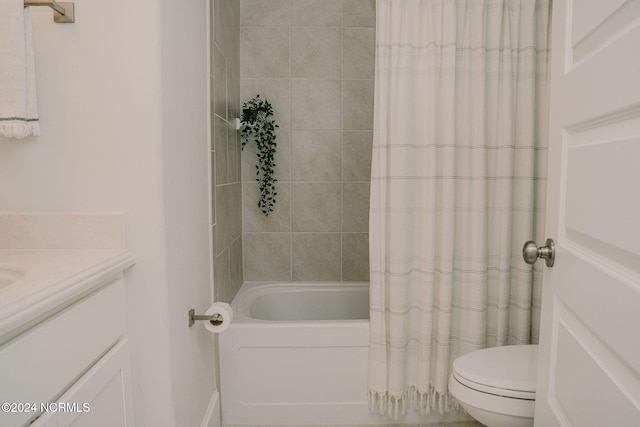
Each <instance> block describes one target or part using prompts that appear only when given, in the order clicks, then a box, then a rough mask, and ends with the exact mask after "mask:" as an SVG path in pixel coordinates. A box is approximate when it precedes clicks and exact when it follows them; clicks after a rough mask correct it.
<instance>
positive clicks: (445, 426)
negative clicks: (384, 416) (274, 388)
mask: <svg viewBox="0 0 640 427" xmlns="http://www.w3.org/2000/svg"><path fill="white" fill-rule="evenodd" d="M223 427H246V426H239V425H230V424H224V425H223ZM255 427H258V426H255ZM259 427H308V426H302V425H300V426H291V425H289V426H282V425H274V424H270V425H264V426H259ZM309 427H336V426H329V425H326V426H325V425H314V426H309ZM339 427H484V426H483V425H482V424H480V423H479V422H477V421H462V422H455V423H429V424H387V425H384V426H383V425H381V424H372V425H363V424H354V425H351V424H349V425H341V426H339Z"/></svg>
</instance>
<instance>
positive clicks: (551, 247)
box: [522, 239, 556, 267]
mask: <svg viewBox="0 0 640 427" xmlns="http://www.w3.org/2000/svg"><path fill="white" fill-rule="evenodd" d="M544 244H545V246H542V247H538V245H536V242H534V241H531V240H529V241H528V242H527V243H525V244H524V246H523V247H522V258H523V259H524V262H526V263H527V264H533V263H534V262H536V260H537V259H538V258H542V259H544V260H545V263H546V264H547V267H553V261H554V260H555V257H556V244H555V243H554V241H553V239H547V241H546V242H544Z"/></svg>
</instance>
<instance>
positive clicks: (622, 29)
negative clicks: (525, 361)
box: [535, 0, 640, 427]
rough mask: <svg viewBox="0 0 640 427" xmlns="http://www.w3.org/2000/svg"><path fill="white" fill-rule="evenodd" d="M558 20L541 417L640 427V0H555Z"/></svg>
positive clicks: (544, 424) (581, 426)
mask: <svg viewBox="0 0 640 427" xmlns="http://www.w3.org/2000/svg"><path fill="white" fill-rule="evenodd" d="M552 25H553V31H552V40H553V49H552V66H551V70H552V71H551V122H550V132H551V133H550V141H549V142H550V144H549V145H550V153H549V155H550V157H549V187H548V188H549V190H548V213H547V233H548V237H551V238H553V239H555V241H556V251H557V252H556V259H555V265H554V266H553V267H552V268H545V276H544V286H543V300H542V301H543V302H542V325H541V327H542V332H541V342H540V361H539V365H538V368H539V372H538V391H537V397H536V418H535V425H536V426H540V427H549V426H555V425H562V426H576V427H585V426H587V427H588V426H594V427H602V426H611V427H621V426H640V0H628V1H625V0H606V1H605V0H554V7H553V24H552ZM537 243H538V244H544V243H543V242H537ZM538 262H540V260H539V261H538Z"/></svg>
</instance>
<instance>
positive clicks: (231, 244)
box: [210, 0, 243, 302]
mask: <svg viewBox="0 0 640 427" xmlns="http://www.w3.org/2000/svg"><path fill="white" fill-rule="evenodd" d="M210 1H211V4H210V6H211V7H210V10H211V13H212V17H211V22H212V23H213V29H212V30H213V31H211V39H210V46H211V49H210V50H211V51H210V58H211V65H210V67H211V76H210V78H211V103H212V105H211V126H212V129H211V146H210V150H211V189H212V195H211V196H212V197H211V213H212V215H211V217H212V218H211V225H212V237H213V251H212V253H213V255H214V259H213V269H214V290H215V291H214V292H215V295H214V299H215V300H216V301H226V302H230V301H231V299H232V298H233V296H234V295H235V294H236V292H237V291H238V289H239V287H240V285H241V284H242V281H243V276H242V274H243V272H242V183H241V180H242V177H241V169H240V166H241V155H240V136H239V133H238V132H237V131H236V130H235V129H234V127H233V119H234V118H235V117H239V114H240V0H210Z"/></svg>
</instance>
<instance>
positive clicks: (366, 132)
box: [216, 0, 375, 281]
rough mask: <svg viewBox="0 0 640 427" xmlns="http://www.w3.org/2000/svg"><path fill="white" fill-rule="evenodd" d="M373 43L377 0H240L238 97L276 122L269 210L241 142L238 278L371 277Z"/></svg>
mask: <svg viewBox="0 0 640 427" xmlns="http://www.w3.org/2000/svg"><path fill="white" fill-rule="evenodd" d="M374 46H375V0H241V1H240V98H241V100H242V101H243V102H244V101H246V100H248V99H250V98H252V97H254V96H255V95H256V94H260V96H261V97H263V98H266V99H267V100H269V101H270V102H271V104H272V105H273V106H274V110H275V118H276V120H277V122H278V124H279V125H280V128H279V129H278V131H277V144H278V148H277V153H276V169H277V170H276V175H277V178H278V180H279V182H278V183H277V192H278V197H277V203H276V205H275V211H274V212H272V213H271V214H270V216H269V217H264V215H263V214H262V213H261V211H260V210H259V209H258V206H257V200H258V199H257V197H258V184H257V183H256V182H255V176H254V173H255V166H254V165H255V155H256V151H255V148H254V147H250V146H248V147H246V148H245V149H244V151H243V152H242V205H243V208H242V212H243V215H242V226H240V225H236V224H234V232H233V233H234V234H233V235H234V236H235V233H236V232H237V231H238V230H239V229H240V228H242V233H243V243H242V245H243V250H244V279H245V280H248V281H261V280H264V281H341V280H342V281H351V280H368V278H369V263H368V256H369V254H368V215H369V180H370V163H371V146H372V138H373V135H372V128H373V75H374ZM227 69H229V67H227ZM227 72H229V71H227ZM236 108H237V107H236ZM227 117H230V116H227ZM220 121H221V122H224V120H222V119H220ZM228 146H230V145H228ZM216 150H217V145H216ZM217 153H218V152H217V151H216V154H217ZM234 155H236V154H235V153H234ZM227 158H232V155H231V154H227ZM217 165H218V163H216V166H217ZM217 172H218V173H223V172H222V171H217ZM226 172H227V174H229V173H230V171H229V170H227V171H226ZM227 176H229V175H227ZM233 185H235V184H233ZM229 191H230V192H233V194H234V195H235V194H236V190H235V187H234V189H233V190H229ZM238 203H239V202H238ZM228 239H231V237H229V238H228ZM238 245H239V243H238Z"/></svg>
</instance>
